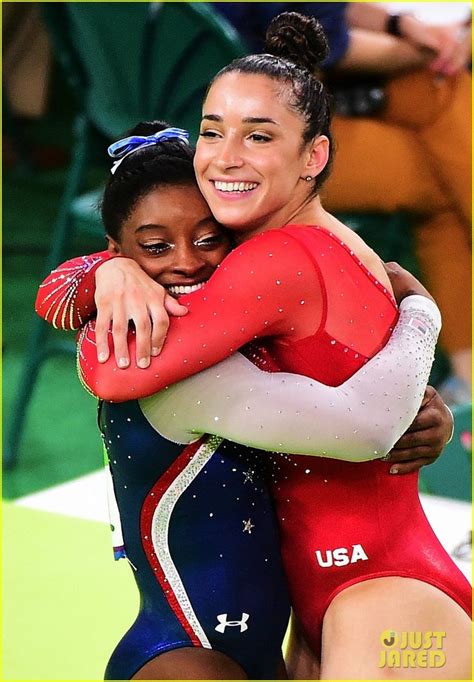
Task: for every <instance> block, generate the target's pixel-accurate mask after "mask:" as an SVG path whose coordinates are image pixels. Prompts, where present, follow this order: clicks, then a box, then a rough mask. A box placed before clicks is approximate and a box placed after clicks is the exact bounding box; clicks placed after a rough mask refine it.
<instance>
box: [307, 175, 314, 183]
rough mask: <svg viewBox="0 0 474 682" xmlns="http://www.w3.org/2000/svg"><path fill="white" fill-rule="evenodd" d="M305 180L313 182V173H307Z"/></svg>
mask: <svg viewBox="0 0 474 682" xmlns="http://www.w3.org/2000/svg"><path fill="white" fill-rule="evenodd" d="M305 180H306V182H311V180H314V178H313V176H312V175H307V176H306V177H305Z"/></svg>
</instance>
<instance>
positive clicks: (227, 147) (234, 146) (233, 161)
mask: <svg viewBox="0 0 474 682" xmlns="http://www.w3.org/2000/svg"><path fill="white" fill-rule="evenodd" d="M243 163H244V161H243V158H242V147H241V144H240V141H239V140H238V139H237V138H236V137H235V136H234V135H227V136H226V137H223V138H222V140H221V142H220V144H219V145H217V149H216V156H215V164H216V166H217V167H218V168H219V169H220V170H227V169H228V168H241V167H242V166H243Z"/></svg>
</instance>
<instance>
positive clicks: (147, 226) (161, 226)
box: [135, 223, 166, 234]
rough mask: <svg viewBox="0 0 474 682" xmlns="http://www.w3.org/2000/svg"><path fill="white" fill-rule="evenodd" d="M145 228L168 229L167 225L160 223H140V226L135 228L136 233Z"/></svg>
mask: <svg viewBox="0 0 474 682" xmlns="http://www.w3.org/2000/svg"><path fill="white" fill-rule="evenodd" d="M145 230H166V225H158V224H156V223H149V224H147V225H140V227H137V229H136V230H135V234H136V233H137V232H144V231H145Z"/></svg>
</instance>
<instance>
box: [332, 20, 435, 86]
mask: <svg viewBox="0 0 474 682" xmlns="http://www.w3.org/2000/svg"><path fill="white" fill-rule="evenodd" d="M432 59H433V53H432V52H431V51H429V50H422V49H420V48H417V47H415V46H414V45H412V44H411V43H409V42H407V41H403V40H399V39H398V38H395V37H393V36H391V35H388V34H386V33H376V32H372V31H369V30H366V29H359V28H354V29H351V31H350V40H349V47H348V50H347V52H346V54H345V55H344V57H343V58H342V59H341V60H340V61H339V62H338V64H337V69H338V70H339V71H353V72H358V71H360V72H365V73H376V74H387V75H390V74H395V73H400V72H403V71H410V70H412V69H417V68H421V67H423V66H426V65H427V64H428V63H429V62H430V61H431V60H432Z"/></svg>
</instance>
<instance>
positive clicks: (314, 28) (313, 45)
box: [265, 12, 329, 73]
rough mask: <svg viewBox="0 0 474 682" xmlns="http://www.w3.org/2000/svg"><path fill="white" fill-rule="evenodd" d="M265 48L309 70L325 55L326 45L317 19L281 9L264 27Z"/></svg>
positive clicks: (327, 48)
mask: <svg viewBox="0 0 474 682" xmlns="http://www.w3.org/2000/svg"><path fill="white" fill-rule="evenodd" d="M265 51H266V52H267V53H268V54H272V55H274V56H275V57H282V58H283V59H288V60H289V61H291V62H293V63H294V64H297V65H298V66H302V67H303V68H305V69H308V71H310V72H311V73H312V72H313V71H314V70H315V69H316V68H317V66H318V65H319V64H320V62H322V61H323V59H325V58H326V57H327V56H328V54H329V45H328V41H327V38H326V34H325V33H324V30H323V27H322V26H321V24H320V23H319V21H318V20H317V19H315V18H314V17H312V16H306V15H304V14H300V13H299V12H282V14H279V15H278V16H276V17H275V18H274V19H273V20H272V21H271V23H270V25H269V27H268V29H267V33H266V36H265Z"/></svg>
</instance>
